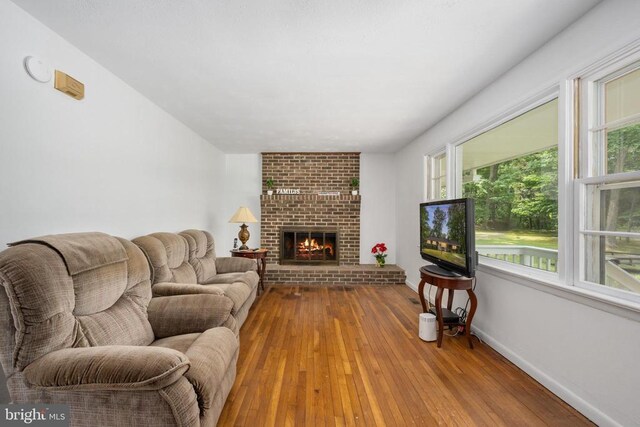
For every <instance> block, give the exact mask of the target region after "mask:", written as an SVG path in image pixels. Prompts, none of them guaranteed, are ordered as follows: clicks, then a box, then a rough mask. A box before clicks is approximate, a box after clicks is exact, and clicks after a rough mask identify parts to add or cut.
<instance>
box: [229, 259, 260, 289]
mask: <svg viewBox="0 0 640 427" xmlns="http://www.w3.org/2000/svg"><path fill="white" fill-rule="evenodd" d="M268 253H269V250H268V249H258V250H256V251H252V250H248V251H241V250H238V249H232V250H231V256H232V257H241V258H251V259H255V260H256V262H257V263H258V276H260V282H258V290H260V288H262V290H263V291H264V273H265V272H266V271H267V255H268Z"/></svg>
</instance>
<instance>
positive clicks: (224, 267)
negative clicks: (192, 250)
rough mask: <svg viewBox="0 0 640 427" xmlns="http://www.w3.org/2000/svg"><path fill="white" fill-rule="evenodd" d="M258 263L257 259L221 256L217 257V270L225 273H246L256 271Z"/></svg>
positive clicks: (219, 272)
mask: <svg viewBox="0 0 640 427" xmlns="http://www.w3.org/2000/svg"><path fill="white" fill-rule="evenodd" d="M257 269H258V263H257V262H256V260H255V259H250V258H241V257H220V258H216V272H217V273H218V274H224V273H244V272H246V271H256V270H257Z"/></svg>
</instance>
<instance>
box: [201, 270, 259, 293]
mask: <svg viewBox="0 0 640 427" xmlns="http://www.w3.org/2000/svg"><path fill="white" fill-rule="evenodd" d="M259 281H260V276H258V273H256V272H255V271H246V272H243V273H224V274H216V276H215V277H213V278H212V279H210V280H209V281H208V282H206V284H207V285H209V284H211V285H217V284H222V283H234V282H241V283H244V284H245V285H247V286H249V288H250V289H255V288H257V287H258V282H259Z"/></svg>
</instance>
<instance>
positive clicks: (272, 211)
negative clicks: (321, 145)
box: [260, 153, 406, 284]
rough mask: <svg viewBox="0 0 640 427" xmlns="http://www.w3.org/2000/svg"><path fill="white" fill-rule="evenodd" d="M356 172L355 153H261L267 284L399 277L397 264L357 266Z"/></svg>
mask: <svg viewBox="0 0 640 427" xmlns="http://www.w3.org/2000/svg"><path fill="white" fill-rule="evenodd" d="M359 177H360V153H262V195H261V196H260V208H261V225H260V227H261V244H260V246H261V247H263V248H266V249H269V257H268V259H267V263H268V264H269V266H268V267H267V273H266V281H267V282H268V283H300V284H304V283H325V284H331V283H333V284H389V283H404V282H405V278H406V277H405V273H404V270H402V269H401V268H398V267H397V266H394V265H388V266H387V267H385V268H383V269H380V268H375V267H374V266H373V265H367V264H365V265H360V202H361V196H360V195H359V194H358V195H356V196H353V195H351V187H350V182H351V179H352V178H359ZM269 178H270V179H273V181H274V190H276V193H275V194H273V195H271V196H269V195H267V194H266V190H267V187H266V180H267V179H269ZM278 189H280V190H281V191H280V194H277V190H278ZM282 190H285V191H282ZM298 190H299V192H298ZM291 193H295V194H291ZM337 193H339V194H337Z"/></svg>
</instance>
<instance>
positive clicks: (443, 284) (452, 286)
mask: <svg viewBox="0 0 640 427" xmlns="http://www.w3.org/2000/svg"><path fill="white" fill-rule="evenodd" d="M425 283H430V284H432V285H433V286H435V287H436V288H438V289H437V291H436V302H435V306H436V320H437V321H438V347H442V333H443V332H444V326H445V325H447V326H450V325H456V326H458V325H464V333H465V334H466V335H467V338H468V339H469V347H470V348H473V342H471V321H472V320H473V315H474V314H475V313H476V308H477V307H478V298H476V294H475V293H474V292H473V289H472V286H473V279H471V278H470V277H464V276H457V277H448V276H441V275H439V274H436V273H432V272H431V271H429V270H427V269H426V268H425V267H422V268H420V285H418V294H419V295H420V302H421V303H422V312H423V313H426V312H427V303H426V301H425V298H424V285H425ZM445 289H447V290H448V291H449V292H448V295H447V309H449V310H451V305H452V304H453V292H454V291H467V294H468V295H469V301H470V302H471V308H470V309H469V313H468V314H467V321H466V323H464V324H460V323H446V324H445V322H444V321H443V319H442V294H443V292H444V290H445Z"/></svg>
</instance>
